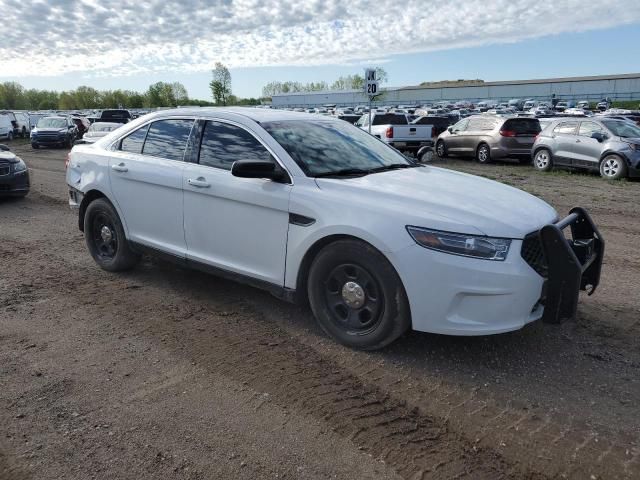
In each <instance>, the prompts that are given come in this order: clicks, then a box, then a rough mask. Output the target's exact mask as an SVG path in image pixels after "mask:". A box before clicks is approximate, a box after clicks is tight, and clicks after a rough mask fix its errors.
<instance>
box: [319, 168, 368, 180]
mask: <svg viewBox="0 0 640 480" xmlns="http://www.w3.org/2000/svg"><path fill="white" fill-rule="evenodd" d="M371 172H372V171H371V170H363V169H362V168H343V169H342V170H334V171H332V172H323V173H318V174H316V175H314V177H315V178H321V177H347V176H349V175H369V174H370V173H371Z"/></svg>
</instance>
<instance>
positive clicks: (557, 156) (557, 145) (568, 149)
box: [551, 121, 578, 165]
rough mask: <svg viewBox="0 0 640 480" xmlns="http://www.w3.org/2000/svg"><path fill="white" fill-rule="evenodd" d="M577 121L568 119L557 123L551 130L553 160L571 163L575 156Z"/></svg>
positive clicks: (558, 162) (566, 163)
mask: <svg viewBox="0 0 640 480" xmlns="http://www.w3.org/2000/svg"><path fill="white" fill-rule="evenodd" d="M577 133H578V122H577V121H568V122H560V123H558V124H557V125H556V126H555V127H554V129H553V131H552V132H551V138H552V139H553V143H554V149H553V150H554V151H553V161H554V163H556V164H559V165H573V164H574V162H575V160H576V159H577V158H578V157H577V156H576V149H575V147H576V140H577Z"/></svg>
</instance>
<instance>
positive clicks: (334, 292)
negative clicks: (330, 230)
mask: <svg viewBox="0 0 640 480" xmlns="http://www.w3.org/2000/svg"><path fill="white" fill-rule="evenodd" d="M308 294H309V303H310V304H311V309H312V311H313V313H314V316H315V317H316V320H317V321H318V323H319V324H320V327H321V328H322V329H323V330H324V332H325V333H327V334H328V335H329V336H330V337H332V338H334V339H335V340H337V341H338V342H340V343H342V344H344V345H347V346H349V347H352V348H357V349H361V350H375V349H378V348H382V347H384V346H386V345H388V344H389V343H391V342H393V341H394V340H396V339H397V338H398V337H400V336H401V335H402V334H403V333H404V332H406V331H407V329H408V328H409V326H410V323H411V318H410V312H409V302H408V300H407V297H406V293H405V291H404V288H403V286H402V282H401V281H400V278H399V277H398V274H397V273H396V271H395V269H394V268H393V266H392V265H391V264H390V263H389V261H388V260H387V259H386V258H385V257H384V255H382V254H381V253H380V252H378V251H377V250H376V249H375V248H373V247H372V246H371V245H369V244H367V243H364V242H361V241H358V240H339V241H336V242H334V243H331V244H330V245H328V246H326V247H325V248H324V249H322V250H321V251H320V253H319V254H318V255H317V257H316V258H315V259H314V261H313V263H312V265H311V269H310V270H309V282H308Z"/></svg>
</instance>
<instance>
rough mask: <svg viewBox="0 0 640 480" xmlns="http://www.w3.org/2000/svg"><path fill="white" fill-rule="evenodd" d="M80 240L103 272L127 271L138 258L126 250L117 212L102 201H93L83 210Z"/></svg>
mask: <svg viewBox="0 0 640 480" xmlns="http://www.w3.org/2000/svg"><path fill="white" fill-rule="evenodd" d="M84 238H85V242H86V243H87V248H88V249H89V252H90V253H91V256H92V257H93V259H94V260H95V261H96V263H97V264H98V265H100V267H101V268H103V269H104V270H108V271H110V272H118V271H122V270H129V269H131V268H133V267H134V266H135V265H136V263H138V260H139V259H140V255H138V254H136V253H135V252H133V251H132V250H131V248H130V247H129V242H128V241H127V239H126V237H125V235H124V229H123V228H122V222H120V217H118V213H117V212H116V210H115V208H113V205H111V203H110V202H109V201H108V200H106V199H104V198H99V199H97V200H94V201H93V202H91V203H90V204H89V206H88V207H87V210H86V212H85V214H84Z"/></svg>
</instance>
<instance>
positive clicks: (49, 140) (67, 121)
mask: <svg viewBox="0 0 640 480" xmlns="http://www.w3.org/2000/svg"><path fill="white" fill-rule="evenodd" d="M76 138H78V127H77V126H76V124H75V123H74V122H73V119H72V118H71V117H60V116H50V117H43V118H41V119H40V120H38V124H37V125H36V128H34V129H33V130H31V147H33V148H34V149H37V148H40V147H43V146H65V147H68V148H71V147H72V146H73V143H74V142H75V141H76Z"/></svg>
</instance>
